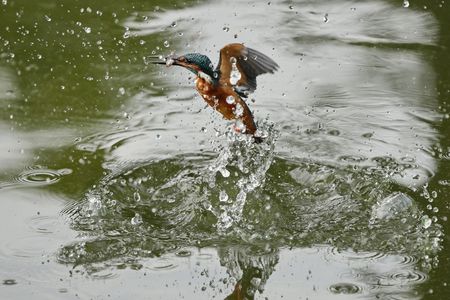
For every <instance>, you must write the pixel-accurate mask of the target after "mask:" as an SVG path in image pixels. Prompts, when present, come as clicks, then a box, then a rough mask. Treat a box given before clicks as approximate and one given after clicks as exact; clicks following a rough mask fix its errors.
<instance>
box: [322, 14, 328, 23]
mask: <svg viewBox="0 0 450 300" xmlns="http://www.w3.org/2000/svg"><path fill="white" fill-rule="evenodd" d="M323 21H324V22H325V23H328V21H329V19H328V14H325V15H324V16H323Z"/></svg>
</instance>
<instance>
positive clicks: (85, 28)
mask: <svg viewBox="0 0 450 300" xmlns="http://www.w3.org/2000/svg"><path fill="white" fill-rule="evenodd" d="M83 29H84V31H85V32H86V33H91V31H92V30H91V27H84V28H83Z"/></svg>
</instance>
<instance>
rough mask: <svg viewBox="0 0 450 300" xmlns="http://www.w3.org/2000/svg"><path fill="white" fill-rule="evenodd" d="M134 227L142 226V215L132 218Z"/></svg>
mask: <svg viewBox="0 0 450 300" xmlns="http://www.w3.org/2000/svg"><path fill="white" fill-rule="evenodd" d="M131 224H132V225H140V224H142V217H141V215H140V214H138V213H135V215H134V217H132V218H131Z"/></svg>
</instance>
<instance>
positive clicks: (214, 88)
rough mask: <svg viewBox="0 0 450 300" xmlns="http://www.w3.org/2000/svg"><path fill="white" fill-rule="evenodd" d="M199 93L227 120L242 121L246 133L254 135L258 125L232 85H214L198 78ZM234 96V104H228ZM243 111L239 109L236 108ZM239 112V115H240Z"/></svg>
mask: <svg viewBox="0 0 450 300" xmlns="http://www.w3.org/2000/svg"><path fill="white" fill-rule="evenodd" d="M196 87H197V91H198V92H199V93H200V95H201V96H202V97H203V99H204V100H205V101H206V103H208V105H209V106H211V107H212V108H214V109H215V110H217V111H218V112H219V113H221V114H222V116H223V117H224V118H225V119H227V120H241V121H242V123H243V124H244V125H245V133H248V134H254V133H255V131H256V125H255V122H254V121H253V116H252V113H251V111H250V109H249V108H248V106H247V104H246V103H245V101H244V100H242V99H241V97H239V95H238V94H237V93H236V92H235V91H234V90H233V88H232V87H231V86H230V85H226V84H222V83H218V84H217V85H212V84H210V83H209V82H207V81H206V80H205V79H203V78H200V77H198V78H197V79H196ZM229 96H233V97H234V103H232V104H230V103H228V102H227V97H229ZM239 105H240V106H241V107H242V109H237V110H236V106H239ZM238 112H239V113H238Z"/></svg>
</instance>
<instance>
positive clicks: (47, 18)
mask: <svg viewBox="0 0 450 300" xmlns="http://www.w3.org/2000/svg"><path fill="white" fill-rule="evenodd" d="M44 19H45V20H46V21H47V22H51V21H52V18H50V17H49V16H47V15H44Z"/></svg>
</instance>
